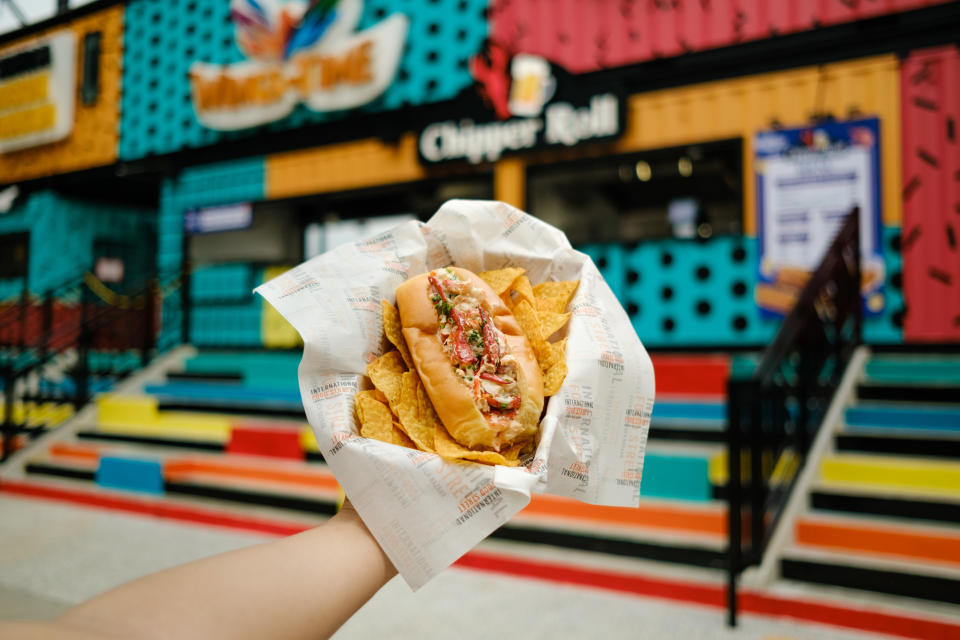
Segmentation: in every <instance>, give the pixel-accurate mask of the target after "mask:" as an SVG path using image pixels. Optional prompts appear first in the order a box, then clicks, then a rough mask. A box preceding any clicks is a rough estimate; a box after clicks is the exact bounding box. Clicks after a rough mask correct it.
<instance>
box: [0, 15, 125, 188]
mask: <svg viewBox="0 0 960 640" xmlns="http://www.w3.org/2000/svg"><path fill="white" fill-rule="evenodd" d="M63 29H70V30H72V31H73V32H74V34H76V37H77V62H76V65H77V68H76V83H77V91H78V94H77V102H76V107H75V114H74V125H73V131H72V132H71V133H70V135H69V136H67V137H66V138H65V139H63V140H61V141H59V142H52V143H49V144H44V145H40V146H38V147H33V148H30V149H22V150H20V151H11V152H9V153H0V184H3V183H7V182H16V181H19V180H27V179H30V178H39V177H43V176H48V175H53V174H57V173H66V172H68V171H78V170H81V169H89V168H91V167H97V166H103V165H107V164H111V163H112V162H114V161H116V158H117V136H118V130H119V124H118V119H119V115H120V74H121V67H122V63H123V6H121V5H116V6H113V7H109V8H107V9H104V10H103V11H98V12H96V13H93V14H90V15H86V16H83V17H80V18H77V19H76V20H73V21H71V22H69V23H67V24H65V25H58V26H57V27H55V28H51V29H48V30H45V31H42V32H40V33H37V34H35V35H33V36H31V37H29V38H24V39H22V40H18V41H16V42H13V43H11V44H10V45H7V46H5V47H3V48H0V55H3V54H4V53H5V52H6V51H7V50H8V49H12V48H17V47H20V46H23V45H27V44H28V43H30V42H32V41H35V40H37V39H39V38H42V37H45V36H48V35H50V34H52V33H54V32H57V31H60V30H63ZM95 31H99V32H100V33H101V40H100V91H99V93H98V95H97V100H96V102H95V103H94V104H92V105H90V106H86V105H84V104H83V102H82V101H81V100H80V96H79V87H80V82H81V69H82V65H83V52H82V43H83V37H84V35H86V34H87V33H92V32H95Z"/></svg>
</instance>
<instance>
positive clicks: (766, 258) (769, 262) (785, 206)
mask: <svg viewBox="0 0 960 640" xmlns="http://www.w3.org/2000/svg"><path fill="white" fill-rule="evenodd" d="M879 147H880V128H879V121H878V120H877V119H876V118H868V119H863V120H853V121H847V122H831V123H824V124H822V125H817V126H815V127H803V128H798V129H782V130H778V131H768V132H762V133H759V134H757V136H756V139H755V141H754V148H755V153H756V162H755V166H756V174H757V235H758V238H759V241H760V252H759V283H758V285H757V288H756V301H757V304H758V306H759V307H760V309H761V310H763V311H765V312H771V313H775V314H783V313H786V312H787V311H789V309H790V307H792V305H793V302H794V301H795V300H796V296H797V295H798V294H799V292H800V290H801V289H802V287H803V285H804V284H805V283H806V281H807V279H808V278H809V277H810V274H811V273H812V271H813V270H814V269H815V268H816V267H817V265H818V264H819V262H820V260H821V259H822V257H823V254H824V252H825V251H826V250H827V248H828V247H829V245H830V243H831V242H832V240H833V238H834V236H835V235H836V233H837V231H839V229H840V227H841V226H842V225H843V222H844V220H845V218H846V217H847V215H848V214H849V213H850V212H851V211H852V210H853V208H854V207H859V209H860V254H861V259H862V265H861V269H862V273H863V296H864V300H865V302H866V305H865V308H866V310H867V311H868V312H871V313H878V312H880V311H882V310H883V306H884V299H883V282H884V275H885V274H884V262H883V256H882V255H881V250H882V245H881V242H880V231H881V222H880V220H881V216H880V208H881V201H880V151H879Z"/></svg>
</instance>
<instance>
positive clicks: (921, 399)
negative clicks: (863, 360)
mask: <svg viewBox="0 0 960 640" xmlns="http://www.w3.org/2000/svg"><path fill="white" fill-rule="evenodd" d="M857 398H859V399H860V400H881V401H886V402H917V403H921V404H925V403H933V404H947V405H960V385H939V384H938V385H934V384H930V383H921V384H906V385H905V384H861V385H858V386H857Z"/></svg>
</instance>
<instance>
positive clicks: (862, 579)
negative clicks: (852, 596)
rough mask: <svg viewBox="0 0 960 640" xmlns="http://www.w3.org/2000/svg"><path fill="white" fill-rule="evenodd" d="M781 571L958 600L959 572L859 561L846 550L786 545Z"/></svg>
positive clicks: (863, 587)
mask: <svg viewBox="0 0 960 640" xmlns="http://www.w3.org/2000/svg"><path fill="white" fill-rule="evenodd" d="M780 575H781V577H782V578H784V579H787V580H796V581H799V582H806V583H812V584H822V585H830V586H834V587H844V588H847V589H858V590H861V591H872V592H875V593H885V594H889V595H894V596H901V597H907V598H918V599H922V600H930V601H935V602H946V603H950V604H960V572H957V571H953V570H950V571H944V570H937V569H936V568H935V567H931V566H929V565H928V566H925V567H924V568H922V569H917V568H916V567H915V566H913V565H911V564H907V563H900V562H891V561H883V560H878V559H876V558H871V559H869V561H863V560H859V561H858V559H857V558H853V557H851V556H850V554H849V553H847V552H844V553H829V552H825V551H822V550H814V551H810V550H803V549H788V550H787V555H786V557H785V558H783V559H782V560H781V562H780ZM947 637H949V636H947Z"/></svg>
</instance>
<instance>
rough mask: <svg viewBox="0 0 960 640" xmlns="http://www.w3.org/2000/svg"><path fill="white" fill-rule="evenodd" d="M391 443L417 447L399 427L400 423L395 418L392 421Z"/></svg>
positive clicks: (410, 447)
mask: <svg viewBox="0 0 960 640" xmlns="http://www.w3.org/2000/svg"><path fill="white" fill-rule="evenodd" d="M393 444H396V445H399V446H401V447H407V448H408V449H416V448H417V445H416V443H415V442H414V441H413V440H411V439H410V437H409V436H408V435H407V434H405V433H404V432H403V429H401V428H400V423H399V422H397V421H396V419H394V421H393Z"/></svg>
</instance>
